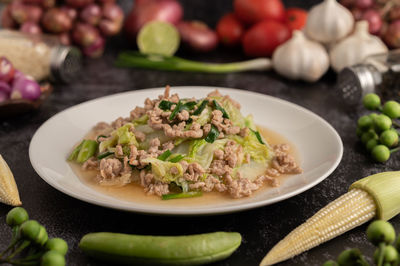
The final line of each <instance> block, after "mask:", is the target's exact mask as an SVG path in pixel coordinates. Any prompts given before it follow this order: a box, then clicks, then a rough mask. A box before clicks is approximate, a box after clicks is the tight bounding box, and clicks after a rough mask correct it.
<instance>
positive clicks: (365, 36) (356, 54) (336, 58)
mask: <svg viewBox="0 0 400 266" xmlns="http://www.w3.org/2000/svg"><path fill="white" fill-rule="evenodd" d="M387 52H388V49H387V47H386V45H385V44H384V43H383V42H382V41H381V39H379V38H378V37H376V36H374V35H371V34H370V33H369V32H368V22H367V21H359V22H357V24H356V27H355V30H354V33H353V34H352V35H350V36H349V37H347V38H345V39H344V40H342V41H340V42H339V43H337V44H336V45H335V46H334V47H333V48H332V49H331V50H330V52H329V57H330V61H331V66H332V68H333V69H334V70H335V71H336V72H339V71H341V70H342V69H343V68H345V67H348V66H352V65H356V64H359V63H362V62H363V61H364V60H365V59H366V58H367V57H368V56H370V55H373V54H380V53H387Z"/></svg>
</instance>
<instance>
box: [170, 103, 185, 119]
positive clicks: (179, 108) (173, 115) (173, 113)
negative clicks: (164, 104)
mask: <svg viewBox="0 0 400 266" xmlns="http://www.w3.org/2000/svg"><path fill="white" fill-rule="evenodd" d="M181 108H182V102H181V101H179V102H178V104H177V105H176V106H175V109H174V110H173V111H172V113H171V115H170V116H169V120H173V119H174V118H175V116H176V115H177V114H178V113H179V112H180V111H181Z"/></svg>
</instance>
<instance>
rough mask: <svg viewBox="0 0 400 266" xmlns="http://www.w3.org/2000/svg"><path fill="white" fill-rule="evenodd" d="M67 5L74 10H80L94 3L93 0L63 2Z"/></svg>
mask: <svg viewBox="0 0 400 266" xmlns="http://www.w3.org/2000/svg"><path fill="white" fill-rule="evenodd" d="M65 2H66V3H67V5H69V6H72V7H74V8H82V7H85V6H87V5H89V4H91V3H93V2H94V0H65Z"/></svg>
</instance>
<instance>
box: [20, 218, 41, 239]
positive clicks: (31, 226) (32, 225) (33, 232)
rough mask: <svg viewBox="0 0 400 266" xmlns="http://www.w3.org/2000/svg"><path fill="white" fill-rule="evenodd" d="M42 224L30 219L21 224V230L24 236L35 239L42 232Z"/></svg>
mask: <svg viewBox="0 0 400 266" xmlns="http://www.w3.org/2000/svg"><path fill="white" fill-rule="evenodd" d="M40 228H41V225H40V224H39V223H38V222H37V221H35V220H28V221H26V222H24V223H23V224H21V227H20V232H21V235H22V237H24V238H25V239H27V240H32V241H34V240H35V239H36V238H37V237H38V235H39V233H40Z"/></svg>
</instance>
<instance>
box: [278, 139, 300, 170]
mask: <svg viewBox="0 0 400 266" xmlns="http://www.w3.org/2000/svg"><path fill="white" fill-rule="evenodd" d="M273 149H274V153H275V157H274V158H273V159H272V163H271V165H272V167H273V168H274V169H276V170H277V171H278V172H279V173H281V174H300V173H301V172H302V171H303V170H302V169H301V168H300V167H299V166H298V165H297V163H296V161H295V159H294V158H293V156H292V155H290V154H289V153H288V150H289V145H287V144H280V145H274V146H273Z"/></svg>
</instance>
